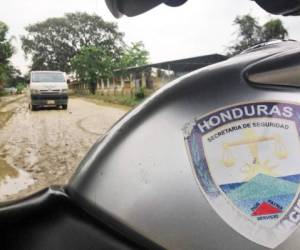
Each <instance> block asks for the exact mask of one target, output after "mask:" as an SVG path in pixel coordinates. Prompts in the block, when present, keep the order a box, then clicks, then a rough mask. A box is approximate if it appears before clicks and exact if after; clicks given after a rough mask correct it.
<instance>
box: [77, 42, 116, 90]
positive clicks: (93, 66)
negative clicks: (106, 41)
mask: <svg viewBox="0 0 300 250" xmlns="http://www.w3.org/2000/svg"><path fill="white" fill-rule="evenodd" d="M71 66H72V69H73V70H74V72H75V73H76V76H77V77H78V78H79V80H80V82H82V83H87V84H88V85H89V90H90V92H91V93H92V94H95V91H96V87H97V82H98V81H100V79H105V78H110V77H112V72H113V67H114V60H113V58H112V55H110V54H108V53H106V52H105V51H104V50H103V49H102V48H101V47H86V48H83V49H82V50H81V51H80V52H79V53H78V54H77V55H76V56H75V57H74V58H73V59H72V60H71Z"/></svg>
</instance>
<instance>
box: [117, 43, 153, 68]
mask: <svg viewBox="0 0 300 250" xmlns="http://www.w3.org/2000/svg"><path fill="white" fill-rule="evenodd" d="M148 59H149V52H148V51H147V50H146V49H145V46H144V44H143V42H136V43H132V44H131V46H127V47H126V48H125V50H124V52H123V54H122V59H121V67H122V68H128V67H137V66H142V65H145V64H147V63H148Z"/></svg>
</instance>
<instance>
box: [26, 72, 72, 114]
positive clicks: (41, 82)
mask: <svg viewBox="0 0 300 250" xmlns="http://www.w3.org/2000/svg"><path fill="white" fill-rule="evenodd" d="M29 89H30V98H29V107H30V108H31V110H37V109H38V108H39V107H44V106H56V107H60V106H62V108H63V109H67V108H68V84H67V81H66V74H65V73H64V72H61V71H32V72H31V75H30V85H29Z"/></svg>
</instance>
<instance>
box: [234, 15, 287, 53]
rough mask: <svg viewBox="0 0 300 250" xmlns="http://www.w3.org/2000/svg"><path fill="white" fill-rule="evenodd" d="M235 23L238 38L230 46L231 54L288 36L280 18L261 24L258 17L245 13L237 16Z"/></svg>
mask: <svg viewBox="0 0 300 250" xmlns="http://www.w3.org/2000/svg"><path fill="white" fill-rule="evenodd" d="M233 24H234V25H236V26H237V27H238V30H237V39H236V42H235V44H234V45H232V46H230V47H229V48H228V54H229V55H235V54H239V53H240V52H242V51H244V50H245V49H248V48H250V47H252V46H255V45H257V44H260V43H263V42H268V41H271V40H273V39H281V40H283V39H285V38H286V37H288V32H287V30H286V29H285V27H284V25H283V23H282V22H281V20H279V19H271V20H270V21H268V22H266V23H265V24H264V25H263V26H261V25H260V24H259V22H258V20H257V18H254V17H252V16H251V15H244V16H238V17H236V19H235V20H234V23H233Z"/></svg>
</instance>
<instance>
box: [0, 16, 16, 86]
mask: <svg viewBox="0 0 300 250" xmlns="http://www.w3.org/2000/svg"><path fill="white" fill-rule="evenodd" d="M7 32H8V26H7V25H6V24H5V23H3V22H1V21H0V88H2V87H3V83H4V82H5V81H7V80H8V79H9V77H10V74H11V71H12V66H11V65H10V64H9V58H10V57H11V56H12V55H13V53H14V49H13V46H12V45H11V42H10V40H8V39H7V38H6V36H7Z"/></svg>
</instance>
